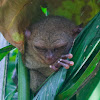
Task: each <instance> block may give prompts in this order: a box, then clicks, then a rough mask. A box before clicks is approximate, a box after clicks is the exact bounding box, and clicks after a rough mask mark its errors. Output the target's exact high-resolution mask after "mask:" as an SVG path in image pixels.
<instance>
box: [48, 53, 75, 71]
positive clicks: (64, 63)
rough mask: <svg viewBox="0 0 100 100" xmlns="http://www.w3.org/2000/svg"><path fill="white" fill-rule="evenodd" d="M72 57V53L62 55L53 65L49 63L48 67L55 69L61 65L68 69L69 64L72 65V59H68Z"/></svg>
mask: <svg viewBox="0 0 100 100" xmlns="http://www.w3.org/2000/svg"><path fill="white" fill-rule="evenodd" d="M72 57H73V55H72V54H67V55H62V56H61V58H60V59H59V60H58V61H57V62H56V63H55V64H53V65H50V68H52V69H53V70H55V71H57V70H58V69H59V68H60V67H61V66H63V67H64V68H65V69H69V67H70V66H73V65H74V62H73V61H69V60H67V58H68V59H71V58H72Z"/></svg>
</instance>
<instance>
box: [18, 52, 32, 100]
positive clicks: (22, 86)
mask: <svg viewBox="0 0 100 100" xmlns="http://www.w3.org/2000/svg"><path fill="white" fill-rule="evenodd" d="M18 100H30V84H29V75H28V70H27V68H26V67H25V66H24V64H23V62H22V58H21V53H20V52H19V53H18Z"/></svg>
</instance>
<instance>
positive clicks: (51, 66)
mask: <svg viewBox="0 0 100 100" xmlns="http://www.w3.org/2000/svg"><path fill="white" fill-rule="evenodd" d="M49 67H50V68H52V69H53V70H54V71H57V70H58V68H57V67H55V66H54V65H50V66H49Z"/></svg>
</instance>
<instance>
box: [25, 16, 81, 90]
mask: <svg viewBox="0 0 100 100" xmlns="http://www.w3.org/2000/svg"><path fill="white" fill-rule="evenodd" d="M73 29H74V31H73ZM78 31H80V30H79V29H76V26H75V24H74V23H72V22H71V21H69V20H67V19H65V18H63V17H58V16H56V17H46V18H45V19H43V20H42V21H40V22H37V23H35V24H33V25H32V26H31V27H30V28H29V29H28V30H26V32H25V34H26V37H27V38H26V48H25V55H24V58H25V65H26V66H27V68H28V69H29V71H30V88H31V89H32V91H36V90H37V88H38V87H39V86H40V85H41V84H42V83H43V82H44V81H45V79H46V78H47V77H48V76H49V75H51V74H52V73H53V72H54V70H58V68H59V67H60V66H63V67H65V68H66V69H69V67H70V66H73V65H74V62H73V61H68V60H66V59H67V58H69V59H70V58H72V56H73V55H72V54H67V53H69V50H70V48H71V46H72V44H73V40H74V38H75V36H76V33H77V32H78Z"/></svg>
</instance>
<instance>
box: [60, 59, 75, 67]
mask: <svg viewBox="0 0 100 100" xmlns="http://www.w3.org/2000/svg"><path fill="white" fill-rule="evenodd" d="M60 61H61V62H63V63H66V64H68V65H69V66H73V65H74V62H73V61H68V60H65V59H60Z"/></svg>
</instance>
